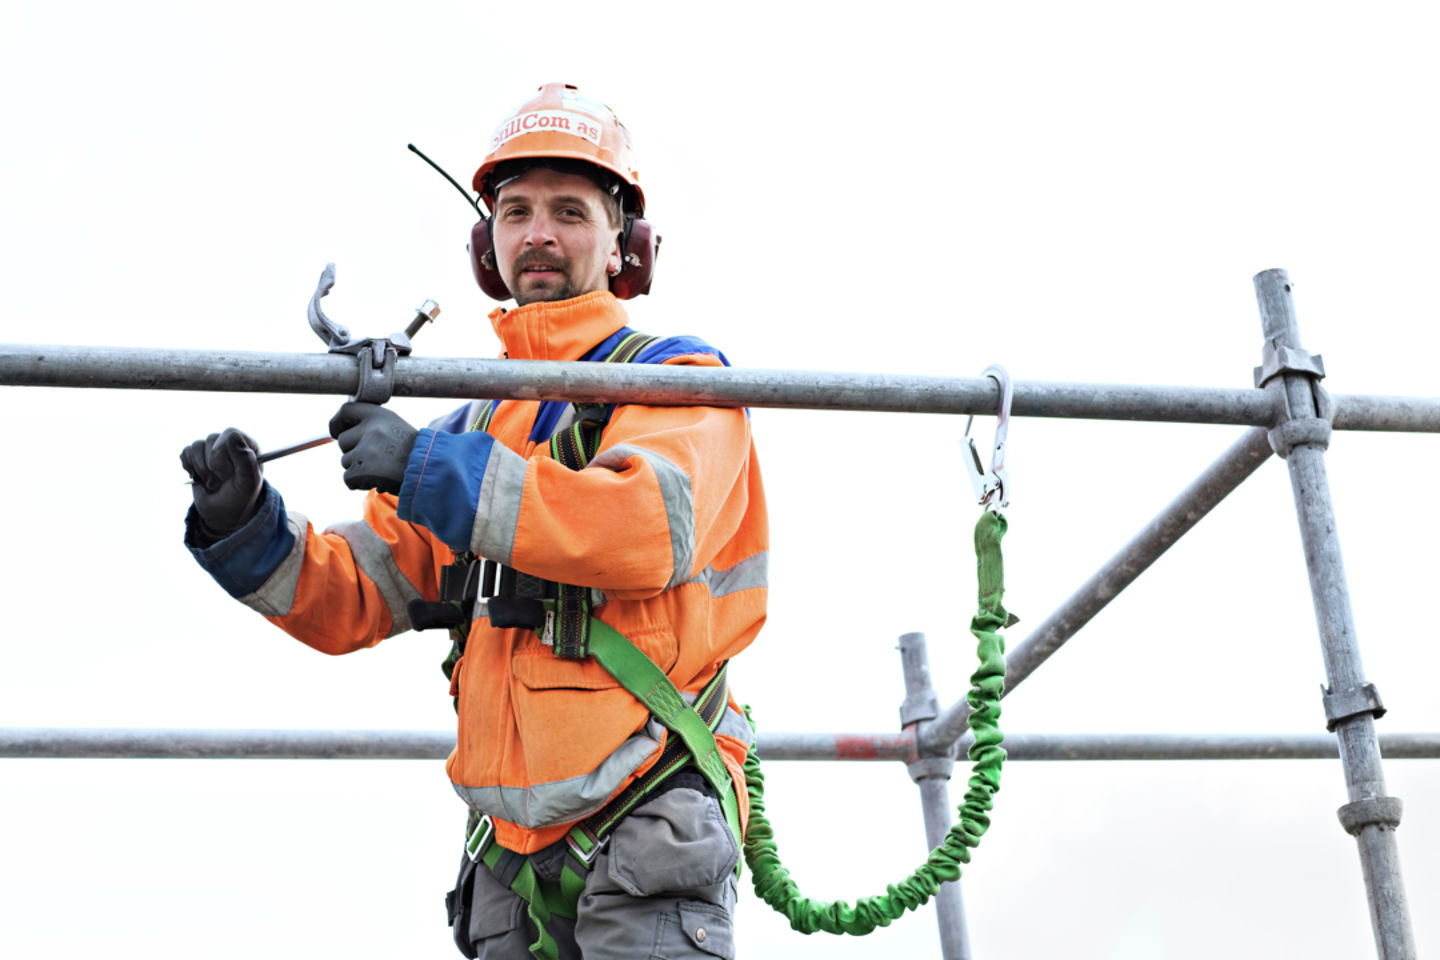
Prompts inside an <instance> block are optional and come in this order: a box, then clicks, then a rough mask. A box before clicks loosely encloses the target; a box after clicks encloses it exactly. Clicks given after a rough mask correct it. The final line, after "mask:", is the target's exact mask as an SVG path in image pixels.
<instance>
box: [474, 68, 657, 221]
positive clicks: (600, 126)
mask: <svg viewBox="0 0 1440 960" xmlns="http://www.w3.org/2000/svg"><path fill="white" fill-rule="evenodd" d="M546 158H549V159H556V160H572V161H581V162H583V163H587V164H590V165H591V166H594V167H599V168H600V169H601V170H605V171H608V172H610V173H612V174H614V175H615V176H616V177H617V178H618V179H619V184H620V185H622V186H621V189H622V190H623V191H624V192H625V193H626V194H627V196H626V197H625V198H624V199H625V212H626V213H627V214H634V215H635V216H637V217H638V216H643V215H644V213H645V193H644V192H643V191H642V190H641V189H640V174H639V172H638V171H637V170H636V169H635V152H634V149H633V148H632V147H631V145H630V132H629V131H628V130H626V129H625V125H624V124H622V123H621V122H620V121H619V120H618V119H617V118H616V116H615V111H613V110H611V109H610V108H609V107H607V106H605V104H603V103H601V102H600V101H598V100H592V99H590V98H589V97H586V96H583V95H582V94H581V93H580V90H579V88H577V87H576V86H574V85H573V84H569V83H546V84H542V85H541V86H540V91H539V93H537V94H536V95H535V96H533V97H531V98H530V99H529V100H527V101H525V102H524V103H522V104H521V105H520V106H519V108H517V109H516V110H514V111H513V112H511V113H510V114H509V115H508V116H507V117H506V118H505V119H504V120H502V121H500V125H499V126H498V127H496V128H495V133H494V135H493V136H491V138H490V146H489V152H488V153H487V154H486V155H485V161H484V162H483V163H481V164H480V169H479V170H476V171H475V178H474V180H473V181H472V183H471V185H472V186H473V187H474V188H475V192H476V193H478V194H480V198H481V199H482V200H484V201H485V206H487V207H489V208H490V210H491V211H492V212H493V211H494V209H495V191H496V189H497V188H498V186H499V183H498V181H497V177H496V167H498V166H500V165H501V164H503V163H505V162H506V161H509V160H527V159H537V160H538V159H546Z"/></svg>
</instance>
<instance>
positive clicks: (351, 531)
mask: <svg viewBox="0 0 1440 960" xmlns="http://www.w3.org/2000/svg"><path fill="white" fill-rule="evenodd" d="M326 532H327V533H335V534H339V535H340V536H341V537H343V538H344V539H345V542H346V543H348V544H349V545H350V554H351V556H353V557H354V558H355V566H356V567H358V568H359V570H360V572H361V573H363V574H365V576H366V577H368V578H369V579H370V582H371V583H373V584H375V588H376V589H377V590H379V591H380V596H381V597H382V598H384V600H385V606H386V608H387V609H388V610H389V611H390V632H389V633H387V634H385V636H387V637H393V636H395V634H397V633H404V632H405V631H406V630H409V629H410V614H409V613H408V612H407V611H406V609H405V605H406V604H407V603H409V602H410V601H411V600H418V599H419V598H420V597H421V596H422V594H421V592H420V591H419V590H417V589H416V588H415V584H413V583H411V582H410V578H409V577H407V576H405V574H404V573H402V572H401V570H400V565H399V564H397V563H396V562H395V554H394V553H392V552H391V550H390V544H388V543H386V542H385V541H384V540H383V539H382V538H381V536H380V534H378V533H376V532H375V531H374V530H372V529H370V525H369V524H367V523H365V522H364V521H362V520H352V521H350V522H348V523H337V524H336V525H335V526H333V527H331V528H330V529H329V530H327V531H326Z"/></svg>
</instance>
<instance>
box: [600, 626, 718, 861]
mask: <svg viewBox="0 0 1440 960" xmlns="http://www.w3.org/2000/svg"><path fill="white" fill-rule="evenodd" d="M590 653H591V655H592V656H593V657H594V658H595V659H596V660H598V661H600V666H602V667H604V668H605V669H606V670H608V671H609V672H610V674H611V675H612V676H613V677H614V678H615V679H616V680H619V681H620V685H621V686H622V687H624V688H625V689H626V690H629V691H630V693H631V695H632V696H634V697H635V699H637V700H639V701H640V702H641V703H643V704H645V706H646V708H647V709H649V711H650V713H651V714H652V715H653V716H654V717H655V719H656V720H659V721H660V722H661V723H662V724H664V726H665V728H666V729H668V730H670V731H671V732H673V733H674V734H676V735H677V736H679V737H680V739H682V740H684V741H685V746H686V747H688V748H689V750H690V757H691V759H692V760H693V761H694V763H695V766H697V767H698V768H699V769H700V773H701V774H702V775H703V776H704V777H705V780H706V781H707V782H708V783H709V784H710V786H711V787H713V788H714V789H715V794H716V796H718V797H719V798H720V807H721V809H722V810H723V811H724V812H725V822H726V823H727V824H729V825H730V832H731V833H733V834H734V835H735V842H736V843H737V844H739V843H740V842H741V833H740V801H739V799H738V798H737V797H736V796H735V783H734V781H733V780H731V779H730V770H729V768H727V767H726V766H725V759H724V757H722V756H721V755H720V748H719V747H718V746H716V744H715V735H714V734H712V733H711V732H710V727H709V725H708V724H706V723H705V721H704V720H702V719H701V717H700V714H698V713H696V712H695V708H694V707H692V706H690V704H688V703H686V702H685V698H684V697H682V696H681V695H680V691H679V690H676V689H675V684H673V683H671V682H670V678H669V677H667V676H665V672H664V671H663V670H661V669H660V668H659V667H658V666H656V665H655V661H653V660H651V659H650V658H649V657H647V656H645V654H644V653H642V652H641V651H640V649H639V648H638V647H636V646H635V644H633V643H631V642H630V641H629V640H627V639H626V638H625V637H624V635H622V634H621V633H619V632H618V631H617V630H616V629H615V628H614V627H612V626H610V625H609V624H608V623H606V622H605V621H603V620H600V619H597V618H594V617H592V618H591V620H590ZM737 868H738V867H737Z"/></svg>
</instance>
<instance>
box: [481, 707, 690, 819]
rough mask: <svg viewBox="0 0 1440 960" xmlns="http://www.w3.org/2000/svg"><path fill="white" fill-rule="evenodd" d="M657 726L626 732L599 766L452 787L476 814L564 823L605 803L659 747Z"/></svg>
mask: <svg viewBox="0 0 1440 960" xmlns="http://www.w3.org/2000/svg"><path fill="white" fill-rule="evenodd" d="M661 731H662V728H661V727H660V724H658V723H657V722H655V720H654V719H651V720H650V721H648V722H647V723H646V724H645V729H644V730H642V731H640V732H639V733H635V734H631V736H630V737H629V738H627V739H626V740H625V742H624V743H622V744H620V746H619V748H618V749H616V751H615V752H614V753H612V754H610V756H608V757H606V758H605V759H604V760H603V761H602V762H601V764H600V766H598V767H596V768H595V769H594V770H592V771H591V772H590V773H587V774H584V775H582V776H579V777H571V778H569V779H567V780H553V781H551V782H549V783H539V784H536V785H534V786H532V787H505V786H487V787H467V786H464V785H462V784H459V783H457V784H455V792H456V793H458V794H460V796H461V797H462V798H463V799H464V800H465V802H466V803H468V804H469V805H470V806H472V807H474V808H475V809H476V810H479V811H480V812H482V813H488V814H490V815H491V816H492V817H499V818H500V819H502V820H508V821H510V822H511V823H515V824H519V825H520V826H522V827H527V828H529V829H532V830H534V829H536V828H538V827H548V826H550V825H552V824H557V823H570V822H572V821H574V820H579V819H581V818H582V817H588V816H590V814H592V813H594V812H595V811H596V810H599V809H600V808H601V807H603V806H605V804H606V802H607V801H608V800H609V799H610V797H611V796H613V795H614V794H615V792H616V791H617V790H619V789H620V785H621V784H622V783H624V782H625V780H626V779H627V778H629V776H630V775H631V774H632V773H634V772H635V771H636V770H638V769H639V768H640V765H641V764H643V763H644V762H645V761H646V760H647V759H649V758H650V756H651V755H652V754H654V753H655V751H656V750H659V749H660V736H661Z"/></svg>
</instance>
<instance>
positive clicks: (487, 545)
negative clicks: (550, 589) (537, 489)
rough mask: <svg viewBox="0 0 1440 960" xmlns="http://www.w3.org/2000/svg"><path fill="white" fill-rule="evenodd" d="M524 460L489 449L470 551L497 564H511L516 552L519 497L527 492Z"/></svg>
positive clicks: (498, 447)
mask: <svg viewBox="0 0 1440 960" xmlns="http://www.w3.org/2000/svg"><path fill="white" fill-rule="evenodd" d="M528 466H529V465H528V464H527V463H526V462H525V458H524V457H522V456H520V454H518V453H516V452H515V451H514V450H511V449H509V448H508V447H505V446H502V445H501V444H500V442H499V441H498V440H497V441H496V442H495V443H493V444H491V446H490V459H489V460H487V461H486V462H485V476H484V477H482V478H481V480H480V495H479V496H478V497H477V498H476V502H475V522H474V524H473V525H472V526H471V527H470V551H471V552H472V553H474V554H476V555H477V556H481V557H486V558H487V559H490V560H494V561H495V562H496V563H503V564H507V565H508V564H509V563H510V556H511V554H513V553H514V552H515V528H516V527H518V526H519V525H520V497H521V495H522V494H524V492H525V471H526V470H527V469H528Z"/></svg>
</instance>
